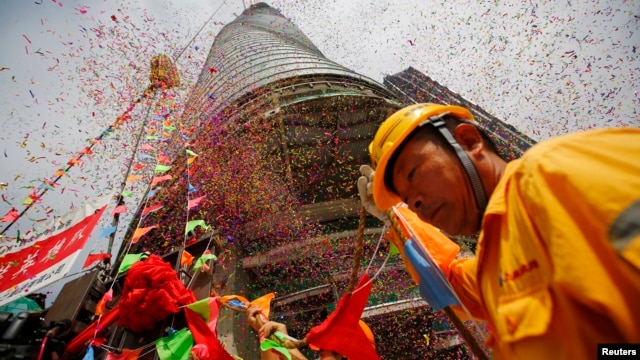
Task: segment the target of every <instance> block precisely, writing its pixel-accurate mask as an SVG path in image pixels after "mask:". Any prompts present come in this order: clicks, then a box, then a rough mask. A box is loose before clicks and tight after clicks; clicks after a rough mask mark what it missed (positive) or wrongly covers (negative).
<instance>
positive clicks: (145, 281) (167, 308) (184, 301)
mask: <svg viewBox="0 0 640 360" xmlns="http://www.w3.org/2000/svg"><path fill="white" fill-rule="evenodd" d="M195 301H196V298H195V296H194V295H193V292H192V291H191V290H188V289H187V288H185V287H184V285H183V284H182V282H181V281H180V280H179V279H178V276H177V274H176V272H175V270H173V268H172V267H171V265H169V264H168V263H166V262H164V261H163V260H162V259H161V258H160V257H159V256H157V255H151V256H149V257H148V258H147V259H145V260H144V261H139V262H137V263H135V264H133V266H131V268H130V269H129V272H128V273H127V278H126V279H125V281H124V289H123V290H122V296H121V297H120V305H119V307H120V317H119V319H118V325H119V326H124V327H126V328H128V329H130V330H131V331H134V332H141V331H145V330H152V329H153V328H154V327H155V325H156V323H157V322H158V321H160V320H162V319H164V318H166V317H167V316H169V314H174V313H177V312H178V311H179V307H180V306H184V305H188V304H191V303H193V302H195Z"/></svg>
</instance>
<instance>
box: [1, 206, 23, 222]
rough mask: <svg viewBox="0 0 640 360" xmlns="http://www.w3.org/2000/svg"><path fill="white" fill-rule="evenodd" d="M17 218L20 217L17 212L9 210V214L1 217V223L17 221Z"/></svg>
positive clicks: (14, 209) (13, 209)
mask: <svg viewBox="0 0 640 360" xmlns="http://www.w3.org/2000/svg"><path fill="white" fill-rule="evenodd" d="M18 216H20V214H19V213H18V210H16V208H11V210H9V212H8V213H7V214H6V215H5V216H4V217H2V220H0V221H2V222H12V221H13V220H15V219H17V218H18Z"/></svg>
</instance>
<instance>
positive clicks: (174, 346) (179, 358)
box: [155, 315, 233, 360]
mask: <svg viewBox="0 0 640 360" xmlns="http://www.w3.org/2000/svg"><path fill="white" fill-rule="evenodd" d="M196 317H197V315H196ZM155 344H156V352H157V353H158V358H160V360H189V357H190V353H191V348H192V347H193V336H192V335H191V332H190V331H189V330H188V329H187V328H184V329H180V330H178V331H176V332H174V333H173V334H171V335H169V336H167V337H163V338H160V339H158V340H156V341H155ZM232 360H233V359H232Z"/></svg>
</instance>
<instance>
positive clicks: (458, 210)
mask: <svg viewBox="0 0 640 360" xmlns="http://www.w3.org/2000/svg"><path fill="white" fill-rule="evenodd" d="M444 146H449V145H448V144H439V142H433V141H428V140H425V139H424V138H421V137H414V138H413V139H411V140H410V141H409V142H408V143H407V145H406V146H405V147H404V149H403V150H402V152H401V153H400V154H399V156H398V158H397V160H396V162H395V165H394V168H393V184H394V186H395V189H396V191H397V192H398V195H399V196H400V198H401V199H402V200H403V201H404V202H405V203H406V204H407V205H409V208H410V209H411V210H413V211H414V212H415V213H416V214H418V216H419V217H420V219H422V220H423V221H426V222H428V223H430V224H432V225H434V226H436V227H438V228H439V229H441V230H444V231H445V232H447V233H448V234H450V235H467V236H471V235H474V234H476V233H477V232H478V230H479V229H480V214H479V212H478V209H477V206H476V202H475V197H474V194H473V190H472V188H471V184H470V183H469V180H468V177H467V174H466V172H465V171H464V168H463V167H462V165H461V164H460V160H458V158H457V157H456V156H455V154H453V152H452V151H448V150H449V149H445V148H443V147H444Z"/></svg>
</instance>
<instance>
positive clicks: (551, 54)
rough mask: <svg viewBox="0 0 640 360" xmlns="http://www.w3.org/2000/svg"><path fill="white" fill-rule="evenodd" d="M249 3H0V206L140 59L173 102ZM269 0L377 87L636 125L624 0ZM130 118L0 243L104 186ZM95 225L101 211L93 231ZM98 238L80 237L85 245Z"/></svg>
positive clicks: (96, 243)
mask: <svg viewBox="0 0 640 360" xmlns="http://www.w3.org/2000/svg"><path fill="white" fill-rule="evenodd" d="M248 3H249V1H245V2H243V1H241V0H237V1H232V0H226V1H224V2H223V1H214V0H146V1H134V0H91V1H90V0H68V1H67V0H29V1H26V0H20V1H10V0H0V27H1V30H2V31H0V40H1V42H0V43H1V44H2V45H3V46H2V51H0V69H1V70H0V84H1V86H0V122H1V124H2V125H3V126H2V129H1V130H0V169H2V171H0V183H2V185H1V188H0V194H1V195H2V202H0V216H3V215H4V214H6V213H7V212H8V211H9V210H10V209H11V208H12V207H15V208H17V209H18V210H22V209H23V208H24V206H23V205H21V203H22V201H23V199H24V198H25V197H27V196H28V195H29V193H31V192H32V191H33V190H34V189H35V188H37V186H38V185H39V184H41V183H42V181H43V180H44V179H46V178H48V179H51V178H52V176H53V174H54V173H55V172H56V170H58V169H59V168H60V167H61V166H64V165H65V163H66V162H67V161H68V160H70V159H71V158H72V157H73V156H74V155H77V154H78V152H79V151H80V150H81V149H82V148H83V147H85V146H87V145H88V144H89V141H90V140H91V139H93V138H95V137H97V136H98V135H100V133H101V132H102V131H103V130H104V129H106V128H107V127H108V125H109V124H111V123H112V122H113V121H114V120H115V118H116V117H117V116H118V115H119V114H121V113H123V111H124V110H125V109H126V108H127V106H128V105H129V104H130V102H131V101H132V99H134V98H135V97H136V95H138V94H140V92H141V90H142V89H143V88H144V87H146V86H147V85H148V68H149V61H150V59H151V57H152V56H154V55H156V54H158V53H166V54H171V55H173V56H177V55H178V54H180V57H179V58H178V60H177V65H178V68H179V70H180V72H181V76H182V79H183V84H184V86H183V87H182V88H181V89H180V90H179V91H178V96H179V97H180V99H182V101H184V99H186V97H188V93H189V87H190V85H192V84H193V83H194V82H195V81H196V79H197V76H198V74H199V72H200V69H201V68H202V65H203V62H204V59H205V57H206V55H207V52H208V49H209V47H210V46H211V43H212V42H213V40H214V38H215V35H216V33H217V32H218V31H219V30H220V29H221V28H222V26H224V24H226V23H228V22H230V21H232V20H233V19H234V18H235V17H236V16H237V15H239V14H240V13H241V12H242V11H243V9H244V8H245V6H247V5H248ZM268 3H269V4H270V5H272V6H273V7H275V8H278V9H279V10H280V11H281V12H282V13H283V14H284V15H285V16H286V17H288V18H290V19H291V20H292V21H293V22H294V23H295V24H296V25H297V26H298V27H299V28H300V29H301V30H302V31H303V32H304V33H305V34H306V35H307V36H308V37H309V38H310V39H311V41H313V42H314V43H315V44H316V46H317V47H318V48H319V49H320V50H321V51H322V52H323V54H324V55H325V56H326V57H327V58H329V59H331V60H334V61H336V62H338V63H340V64H342V65H344V66H346V67H348V68H351V69H353V70H355V71H356V72H359V73H361V74H363V75H366V76H368V77H370V78H373V79H374V80H377V81H380V82H381V81H382V79H383V76H384V75H385V74H393V73H396V72H399V71H402V70H404V69H405V68H407V67H409V66H413V67H415V68H416V69H418V70H420V71H423V72H424V73H426V74H427V75H428V76H430V77H431V78H432V79H434V80H436V81H438V82H439V83H441V84H443V85H446V86H448V87H449V88H450V89H451V90H453V91H454V92H457V93H459V94H461V95H462V96H464V97H465V98H466V99H468V100H470V101H471V102H474V103H476V104H478V105H480V106H481V107H483V108H484V109H485V110H487V111H489V112H490V113H492V114H493V115H495V116H497V117H498V118H500V119H503V120H504V121H506V122H508V123H510V124H512V125H514V126H516V127H517V128H518V129H520V130H521V131H523V132H524V133H526V134H527V135H529V136H531V137H533V138H534V139H536V140H543V139H546V138H549V137H552V136H557V135H562V134H566V133H570V132H575V131H582V130H586V129H590V128H602V127H621V126H640V119H639V117H638V109H639V108H640V96H639V95H638V91H639V87H640V85H639V84H640V79H639V77H640V75H639V74H640V59H639V58H638V52H639V51H640V49H638V47H640V31H639V30H640V2H638V1H603V0H600V1H586V0H585V1H575V0H569V1H499V0H496V1H475V0H474V1H462V0H446V1H445V0H438V1H436V0H433V1H428V0H416V1H408V0H407V1H384V0H380V1H370V0H369V1H367V0H297V1H292V0H274V1H270V2H268ZM209 19H210V20H209ZM208 20H209V21H208ZM201 28H202V30H201V31H200V32H199V30H200V29H201ZM143 110H144V109H136V111H137V112H136V113H135V114H136V116H142V114H143ZM135 125H136V123H135V122H132V123H130V124H128V125H126V126H124V127H123V128H121V129H118V130H117V131H115V132H114V133H113V135H112V136H110V137H109V138H108V139H105V140H104V141H103V143H102V144H100V145H99V146H96V148H95V151H94V154H93V155H92V156H91V158H89V159H85V161H83V162H82V163H81V164H80V166H76V167H75V168H73V169H72V170H70V171H69V173H68V176H65V177H63V178H62V179H61V180H60V181H59V184H58V186H56V188H55V189H54V190H53V191H49V192H47V193H46V194H45V195H44V196H43V198H42V199H41V201H40V202H39V203H38V204H36V205H35V206H34V207H33V208H32V209H30V210H29V211H28V212H27V213H26V214H25V216H24V217H23V218H22V219H21V220H20V221H19V222H18V223H17V224H16V225H14V226H12V228H11V229H10V230H8V231H7V233H6V234H5V235H6V237H5V239H3V240H0V241H12V240H15V237H16V235H17V231H20V232H21V233H22V234H25V233H27V232H28V231H30V230H31V229H32V228H33V227H34V226H37V224H38V223H39V222H41V221H43V220H46V219H47V218H50V217H51V216H60V215H62V214H64V213H65V212H67V211H69V210H72V209H74V208H77V207H78V206H80V205H81V204H82V203H83V202H84V201H86V200H88V199H91V198H95V197H97V196H98V195H101V194H104V193H105V192H107V191H109V190H110V189H114V188H119V186H120V184H121V183H122V181H123V176H124V173H125V171H126V168H127V164H128V160H129V156H130V154H131V150H132V146H131V141H130V140H131V139H130V134H131V133H133V132H134V131H135V129H136V126H135ZM354 181H355V179H354ZM113 206H115V204H113ZM110 209H111V208H110ZM110 209H108V210H107V213H109V211H110ZM133 212H134V211H133V210H131V213H133ZM126 219H127V217H126V216H125V217H124V218H123V220H125V221H124V223H125V225H126ZM0 225H2V228H4V226H6V223H0ZM109 225H110V218H108V217H105V218H104V219H103V221H102V222H101V223H100V224H99V225H98V228H97V230H96V231H95V232H96V233H97V232H99V230H100V228H101V227H107V226H109ZM125 229H126V227H125V226H121V228H120V230H119V232H118V234H119V236H122V233H123V232H124V230H125ZM106 248H107V243H106V239H97V238H96V237H95V236H94V237H93V238H92V239H91V240H90V241H89V243H88V244H87V248H86V253H88V252H101V251H105V250H106ZM114 251H115V250H114ZM82 260H84V259H83V258H82V257H81V258H80V260H79V262H80V263H81V262H82ZM76 270H77V271H79V270H80V267H76ZM54 293H55V291H52V297H51V298H50V299H49V300H52V299H53V298H54V296H55V294H54Z"/></svg>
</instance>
